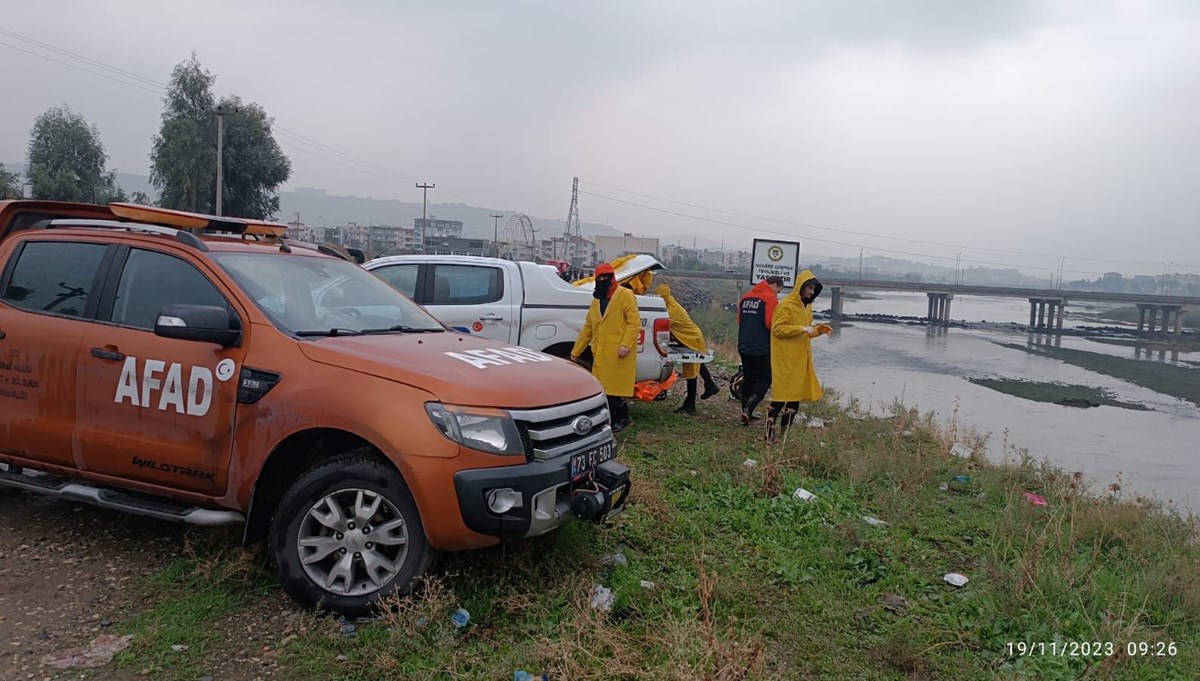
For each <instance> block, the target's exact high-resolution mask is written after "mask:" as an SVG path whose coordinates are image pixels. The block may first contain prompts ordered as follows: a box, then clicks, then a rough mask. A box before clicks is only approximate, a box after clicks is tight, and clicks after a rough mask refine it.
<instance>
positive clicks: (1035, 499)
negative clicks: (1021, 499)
mask: <svg viewBox="0 0 1200 681" xmlns="http://www.w3.org/2000/svg"><path fill="white" fill-rule="evenodd" d="M1025 500H1026V501H1028V502H1029V503H1031V504H1033V505H1034V506H1045V505H1046V497H1044V496H1042V495H1040V494H1034V493H1033V492H1026V493H1025Z"/></svg>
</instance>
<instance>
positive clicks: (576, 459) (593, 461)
mask: <svg viewBox="0 0 1200 681" xmlns="http://www.w3.org/2000/svg"><path fill="white" fill-rule="evenodd" d="M615 454H616V447H615V446H614V443H613V442H612V441H611V440H610V441H608V442H605V443H604V444H602V445H600V446H598V447H592V448H591V449H589V450H587V451H586V452H579V453H578V454H572V455H571V480H572V481H575V480H578V479H580V478H582V477H584V476H585V475H587V474H588V473H589V472H590V471H591V470H592V469H594V468H595V467H596V466H599V465H600V464H602V463H605V462H607V461H612V460H613V458H614V456H615Z"/></svg>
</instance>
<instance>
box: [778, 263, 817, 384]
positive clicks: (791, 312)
mask: <svg viewBox="0 0 1200 681" xmlns="http://www.w3.org/2000/svg"><path fill="white" fill-rule="evenodd" d="M796 281H798V282H800V285H799V286H796V287H795V288H794V289H792V292H791V293H789V294H788V295H787V297H786V298H784V299H783V300H782V301H780V303H779V306H778V307H776V308H775V319H774V321H773V322H772V323H771V400H772V401H775V402H816V401H817V400H819V399H821V395H823V394H824V392H823V391H822V390H821V383H820V382H819V381H818V380H817V372H816V370H815V369H814V368H813V358H812V339H813V336H812V335H810V332H811V333H812V334H816V333H817V331H816V329H815V327H813V314H812V305H811V304H810V305H805V304H804V302H803V301H801V300H800V290H801V289H803V288H804V284H806V283H808V282H810V281H812V282H815V283H816V285H817V291H816V292H817V295H820V294H821V282H819V281H817V278H816V277H815V276H813V273H812V271H811V270H804V271H803V272H801V273H800V276H798V277H796Z"/></svg>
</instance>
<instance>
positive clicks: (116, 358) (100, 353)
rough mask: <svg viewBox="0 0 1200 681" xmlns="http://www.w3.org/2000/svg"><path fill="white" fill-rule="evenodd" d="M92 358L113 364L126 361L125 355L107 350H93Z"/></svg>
mask: <svg viewBox="0 0 1200 681" xmlns="http://www.w3.org/2000/svg"><path fill="white" fill-rule="evenodd" d="M92 357H95V358H96V359H107V360H111V361H113V362H120V361H122V360H124V359H125V353H123V352H116V351H114V350H105V349H104V348H92Z"/></svg>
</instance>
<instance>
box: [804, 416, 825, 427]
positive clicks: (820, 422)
mask: <svg viewBox="0 0 1200 681" xmlns="http://www.w3.org/2000/svg"><path fill="white" fill-rule="evenodd" d="M808 427H809V428H824V427H825V421H824V419H818V418H811V419H809V420H808Z"/></svg>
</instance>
